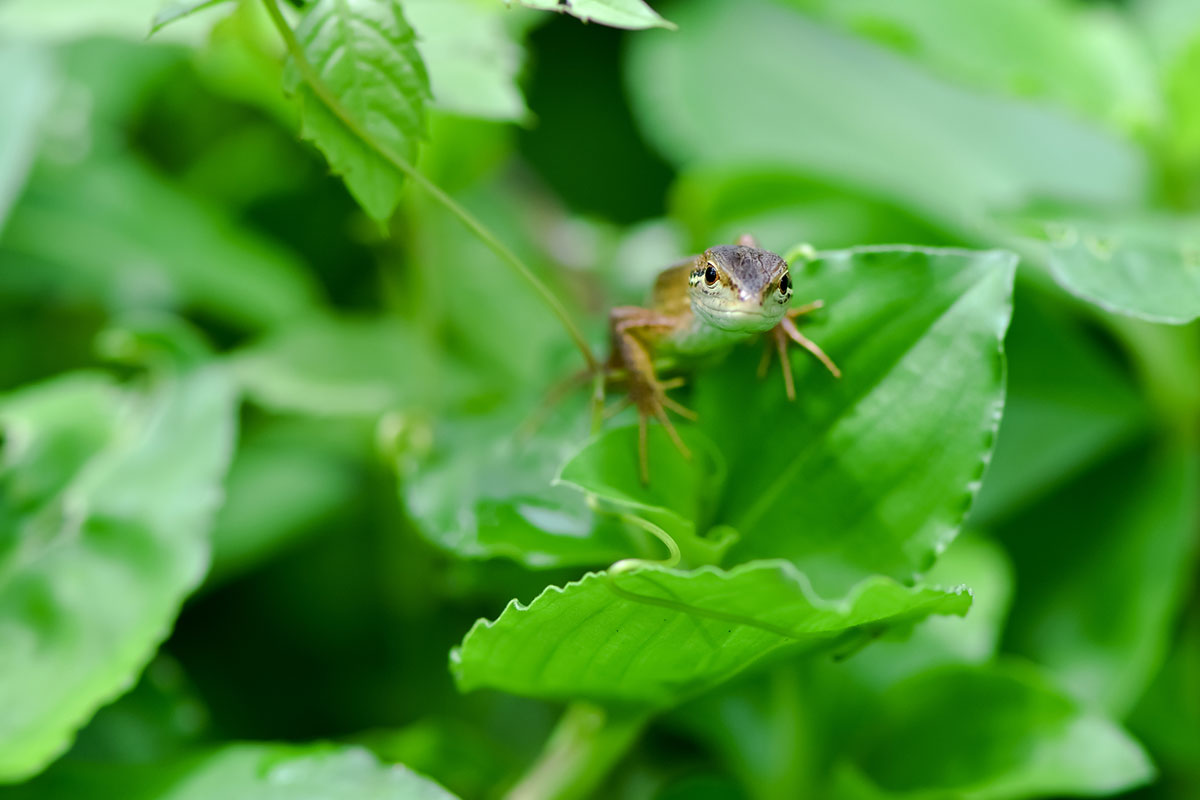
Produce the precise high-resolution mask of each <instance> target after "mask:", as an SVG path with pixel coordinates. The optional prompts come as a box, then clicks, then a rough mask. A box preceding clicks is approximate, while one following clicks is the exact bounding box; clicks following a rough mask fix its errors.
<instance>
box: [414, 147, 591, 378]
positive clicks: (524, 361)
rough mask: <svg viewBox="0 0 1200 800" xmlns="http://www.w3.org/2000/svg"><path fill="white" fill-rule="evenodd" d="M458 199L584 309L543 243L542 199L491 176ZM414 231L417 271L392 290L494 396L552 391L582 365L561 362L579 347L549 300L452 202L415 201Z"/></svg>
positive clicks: (568, 302) (569, 303) (569, 305)
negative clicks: (468, 225) (473, 230)
mask: <svg viewBox="0 0 1200 800" xmlns="http://www.w3.org/2000/svg"><path fill="white" fill-rule="evenodd" d="M436 146H437V145H434V147H436ZM469 146H474V145H469ZM468 158H469V157H468V156H463V155H459V156H457V159H458V160H459V161H463V160H466V159H468ZM455 199H456V200H458V201H459V202H460V203H462V204H463V205H464V206H465V207H466V208H467V209H468V210H469V211H470V212H471V213H472V214H473V215H475V217H476V218H478V219H479V220H480V221H481V222H483V224H484V225H486V226H487V227H489V228H490V229H491V230H501V231H504V240H505V243H506V244H507V245H508V246H509V247H511V248H512V249H513V251H514V252H516V254H517V255H518V256H520V257H521V259H522V260H524V261H525V263H526V264H530V265H532V268H533V269H534V270H535V272H537V273H538V275H539V277H540V278H541V279H542V280H543V281H545V282H546V283H547V284H548V285H549V286H550V287H551V289H552V290H554V291H556V293H558V294H559V296H561V297H563V298H564V303H566V305H567V308H568V309H572V310H574V309H577V308H578V307H579V305H580V303H578V302H573V301H575V300H576V298H574V297H572V296H571V292H570V285H569V284H566V282H565V280H564V276H563V274H562V273H563V270H562V269H561V267H560V268H558V269H555V265H554V263H553V262H552V261H551V260H550V259H549V258H548V257H547V256H546V254H545V252H544V251H543V250H542V249H541V248H540V246H539V245H540V241H541V240H542V238H544V229H545V226H546V219H545V217H544V216H543V214H542V213H531V211H530V210H531V209H533V208H537V207H538V202H539V201H538V199H537V195H531V194H529V193H524V192H521V191H520V189H519V188H516V187H514V186H513V185H512V183H511V182H509V181H505V182H501V181H499V180H487V181H485V182H483V183H482V184H476V185H475V186H473V187H472V189H471V191H469V192H467V193H464V194H463V195H460V196H458V197H456V198H455ZM410 227H411V229H412V230H411V232H410V235H411V236H412V241H411V245H410V247H411V248H412V259H411V263H412V265H413V266H414V268H415V269H413V270H412V271H411V272H408V273H406V274H405V277H404V279H403V281H402V282H398V285H396V286H394V287H393V289H392V291H393V292H394V294H395V296H396V301H397V304H398V305H401V307H404V308H408V309H409V310H410V311H411V313H412V314H413V316H414V317H415V318H416V319H417V320H418V321H419V322H423V323H424V324H425V325H426V326H428V328H429V329H431V330H436V331H438V332H439V334H442V335H443V336H444V338H445V339H446V340H447V342H448V344H449V345H450V347H452V348H453V349H454V350H455V351H457V352H460V353H462V355H463V359H464V361H466V362H467V363H468V364H469V365H470V367H471V370H472V371H473V372H474V373H476V374H478V375H480V376H481V377H483V378H485V379H488V383H489V386H490V387H491V388H492V389H493V390H494V391H497V392H499V393H501V395H502V396H506V397H512V396H513V395H514V394H519V393H522V392H523V390H525V389H527V387H529V386H535V387H539V388H541V387H544V388H548V387H549V386H550V385H551V384H553V383H555V382H556V381H558V380H560V379H561V378H562V377H563V376H564V375H566V374H568V371H569V370H573V369H576V368H578V367H579V366H582V364H581V363H580V362H579V361H578V357H577V356H573V355H572V356H571V357H572V358H573V359H575V360H572V361H566V360H565V359H564V358H563V357H562V356H563V355H565V354H568V353H570V347H571V346H570V342H569V341H568V340H567V339H566V337H565V336H564V335H563V329H562V326H561V325H560V324H559V323H558V321H557V320H556V319H555V318H554V315H553V314H551V313H550V312H549V310H548V309H547V308H546V304H545V301H544V300H543V299H542V298H541V297H540V296H539V295H538V293H537V292H536V291H535V290H534V289H532V288H531V287H530V286H529V285H528V284H526V283H525V282H524V281H521V280H518V279H517V278H516V277H514V275H513V274H512V271H511V270H510V269H509V267H508V265H506V264H505V263H504V262H503V261H502V260H501V259H500V258H499V257H498V256H497V255H496V254H495V252H493V251H492V250H491V249H490V248H489V247H488V246H487V245H485V244H484V243H483V242H482V241H480V240H479V238H478V237H475V236H472V235H471V234H470V233H469V232H467V231H466V230H465V229H464V228H463V226H462V222H461V221H460V220H459V219H458V218H457V217H455V216H454V215H453V214H451V213H450V212H449V211H447V210H446V208H445V207H444V206H443V205H441V204H440V203H434V202H433V201H432V200H430V199H428V198H425V197H414V198H413V203H412V211H411V221H410Z"/></svg>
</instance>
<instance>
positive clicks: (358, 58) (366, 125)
mask: <svg viewBox="0 0 1200 800" xmlns="http://www.w3.org/2000/svg"><path fill="white" fill-rule="evenodd" d="M296 38H297V39H299V41H300V43H301V45H302V46H303V48H304V54H305V57H306V58H307V59H308V62H309V63H310V64H311V65H312V67H313V69H314V70H315V71H316V73H317V76H318V77H319V78H320V80H321V82H322V83H323V84H324V85H325V88H326V89H328V90H329V92H330V93H331V94H332V95H333V97H334V98H335V99H336V100H337V102H338V104H339V105H340V106H341V108H340V109H339V111H340V112H341V113H345V114H347V115H348V116H349V120H350V121H351V122H352V123H353V125H354V126H356V128H357V130H354V129H352V128H351V127H349V125H348V122H347V121H346V120H343V119H341V118H340V117H339V116H338V114H337V113H335V112H334V111H333V110H332V109H330V108H329V107H327V106H326V105H325V102H324V101H323V100H322V99H321V98H320V97H318V96H317V94H316V93H314V92H313V90H312V88H311V87H310V86H308V85H307V83H305V82H304V80H303V78H302V76H301V74H300V71H299V70H298V69H297V68H296V65H295V64H294V63H292V62H291V61H290V60H289V62H288V68H287V70H286V72H285V77H284V83H285V85H286V87H287V90H288V91H289V92H292V93H296V92H298V93H299V99H300V118H301V130H300V133H301V135H302V136H303V137H304V138H305V139H308V140H310V141H312V142H313V143H314V144H315V145H316V146H317V147H318V148H320V150H321V152H322V153H324V154H325V157H326V158H327V159H329V165H330V166H331V167H332V168H333V171H334V172H336V173H338V174H339V175H341V176H342V177H343V178H344V179H345V181H346V188H348V189H349V190H350V193H351V194H352V195H354V198H355V199H356V200H358V202H359V204H360V205H361V206H362V207H363V210H364V211H366V212H367V214H369V215H370V216H371V217H373V218H375V219H376V220H379V221H384V220H386V219H387V218H388V217H390V216H391V215H392V212H393V211H394V210H395V208H396V204H397V203H399V202H400V187H401V177H402V176H401V173H400V172H399V171H397V169H396V168H395V167H394V166H392V164H391V163H390V162H389V161H388V160H387V159H385V158H383V157H382V156H381V155H380V154H379V152H378V151H377V150H376V149H375V146H376V145H379V146H382V147H384V148H386V149H387V150H389V151H390V152H391V153H392V154H393V155H395V156H397V157H399V158H402V159H404V160H405V161H407V162H408V163H409V164H413V163H414V162H415V161H416V158H417V143H418V140H420V139H421V138H423V137H424V136H425V104H426V101H427V100H428V99H429V78H428V77H427V76H426V74H425V65H424V63H422V61H421V55H420V53H418V52H417V46H416V40H415V36H414V34H413V29H412V28H411V27H410V26H409V24H408V23H407V22H406V21H405V19H404V14H403V12H402V11H401V8H400V4H399V2H397V0H385V2H376V0H317V2H315V3H313V4H312V5H310V6H308V7H307V8H305V10H304V12H303V15H302V17H301V20H300V25H299V26H298V27H297V29H296ZM363 134H366V135H367V136H369V137H370V138H371V141H370V142H368V141H366V140H364V139H363V138H362V136H363Z"/></svg>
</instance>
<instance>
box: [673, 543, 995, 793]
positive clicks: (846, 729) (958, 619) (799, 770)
mask: <svg viewBox="0 0 1200 800" xmlns="http://www.w3.org/2000/svg"><path fill="white" fill-rule="evenodd" d="M925 580H926V582H928V583H930V584H934V585H941V586H952V585H955V584H958V583H959V582H960V581H963V582H966V583H967V585H969V586H970V587H971V595H972V601H971V608H970V610H969V611H968V612H967V614H966V616H931V617H929V618H927V619H924V620H920V621H918V622H917V623H916V624H915V625H914V626H903V625H901V626H896V628H894V629H893V630H890V631H887V632H884V634H883V635H882V636H880V637H879V638H877V639H875V640H874V641H873V642H871V644H870V646H868V647H865V648H863V650H862V651H861V652H855V653H853V654H852V655H850V657H848V658H844V659H837V660H833V659H815V660H811V661H804V660H800V659H793V660H790V661H787V660H785V661H782V662H780V663H779V664H778V665H776V666H774V667H772V668H771V669H770V670H769V671H768V672H767V673H766V674H765V675H761V676H760V675H754V676H749V677H746V678H744V679H741V680H737V681H735V682H732V683H731V684H730V685H729V686H726V687H722V688H721V689H720V690H718V691H714V692H707V693H705V694H703V695H701V696H699V697H697V698H696V699H694V700H692V701H690V702H688V703H686V704H684V705H683V706H681V707H680V708H679V709H676V710H675V711H673V712H672V713H671V714H670V716H669V717H668V718H667V720H666V721H667V723H668V724H682V725H683V726H684V727H685V728H686V730H687V731H688V733H689V734H691V735H693V736H695V737H697V738H698V739H700V740H701V741H703V742H704V743H705V744H706V745H707V746H708V747H709V748H711V750H712V751H713V754H714V755H716V756H718V757H719V758H721V759H722V760H723V761H724V762H725V763H727V764H728V765H729V767H730V769H731V770H733V771H734V772H735V774H737V775H738V776H739V777H740V778H741V779H742V781H743V782H744V784H745V785H746V786H747V787H748V789H750V791H751V794H752V796H754V797H757V798H763V800H782V798H793V797H825V796H826V795H827V792H824V791H822V790H821V789H820V788H819V787H818V786H817V784H818V783H820V781H821V780H822V778H821V775H822V772H823V771H824V769H825V768H826V765H827V763H828V762H829V761H830V760H831V759H832V758H834V757H837V756H839V755H841V754H844V753H845V752H846V751H847V750H848V749H849V747H850V743H851V742H852V741H853V740H854V739H855V738H856V737H857V735H858V734H859V732H860V731H861V730H864V729H867V728H869V727H870V726H871V725H872V724H873V719H872V715H873V714H874V713H875V709H874V704H875V703H876V702H877V701H878V696H879V694H880V693H881V692H882V691H884V690H885V689H887V688H888V687H889V686H891V685H893V684H895V683H896V682H897V681H899V680H902V679H904V678H908V677H911V676H914V675H917V674H919V673H921V672H923V671H925V670H928V669H929V668H931V667H935V666H942V665H946V664H959V663H983V662H986V661H988V660H990V659H991V658H992V656H993V654H994V653H995V650H996V647H997V645H998V642H999V638H1000V633H1001V629H1002V627H1003V625H1004V619H1005V615H1006V614H1007V612H1008V605H1009V601H1010V599H1011V594H1012V588H1013V587H1012V582H1013V575H1012V567H1011V565H1010V564H1009V563H1008V560H1007V558H1006V557H1005V555H1004V553H1003V551H1002V550H1000V548H999V547H997V546H996V545H995V544H993V543H991V542H989V541H987V540H984V539H981V538H979V537H973V536H967V537H964V538H963V539H960V540H959V541H956V542H955V543H954V545H953V546H952V547H950V548H949V549H948V550H947V552H946V554H945V555H943V556H942V557H941V558H940V559H939V560H938V562H937V564H936V565H935V566H934V568H933V569H932V570H930V572H929V574H928V575H927V576H926V578H925Z"/></svg>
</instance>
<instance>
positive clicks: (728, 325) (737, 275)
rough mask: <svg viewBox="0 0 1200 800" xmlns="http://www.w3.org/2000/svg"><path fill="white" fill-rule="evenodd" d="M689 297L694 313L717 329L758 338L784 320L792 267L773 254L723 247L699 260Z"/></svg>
mask: <svg viewBox="0 0 1200 800" xmlns="http://www.w3.org/2000/svg"><path fill="white" fill-rule="evenodd" d="M688 297H689V298H690V299H691V301H692V310H693V311H695V312H696V314H697V315H698V316H700V318H701V319H703V320H704V321H705V322H707V323H708V324H710V325H712V326H713V327H715V328H720V329H721V330H725V331H736V332H742V333H758V332H761V331H768V330H770V329H771V328H774V327H775V326H776V325H777V324H779V320H781V319H783V315H784V313H785V312H786V311H787V309H788V304H789V303H791V300H792V279H791V276H790V275H789V274H788V265H787V262H786V261H784V260H783V259H782V258H780V257H779V256H777V255H775V254H774V253H772V252H771V251H769V250H761V249H759V248H757V247H746V246H743V245H718V246H717V247H710V248H709V249H707V250H705V251H704V252H703V253H701V254H700V255H699V256H697V257H696V261H695V263H694V264H693V265H692V271H691V273H690V275H689V276H688Z"/></svg>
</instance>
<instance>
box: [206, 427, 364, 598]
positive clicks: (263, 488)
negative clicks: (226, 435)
mask: <svg viewBox="0 0 1200 800" xmlns="http://www.w3.org/2000/svg"><path fill="white" fill-rule="evenodd" d="M350 438H351V437H349V436H347V431H346V429H345V427H344V426H340V425H337V424H335V422H334V421H332V420H328V419H320V420H313V419H308V418H303V417H302V418H298V419H294V420H283V421H271V422H268V423H266V424H265V425H263V426H260V427H259V428H257V429H255V430H253V431H252V432H250V433H249V434H248V435H245V436H243V437H242V441H241V442H239V443H238V450H237V454H236V455H235V456H234V459H233V464H232V465H231V466H230V468H229V476H228V478H227V479H226V482H225V503H224V504H223V505H222V506H221V511H220V513H218V514H217V519H216V523H215V524H214V526H213V537H212V538H213V565H212V570H211V571H210V573H209V576H208V581H207V583H208V585H210V586H211V585H212V584H213V583H214V582H219V581H223V580H227V579H228V578H229V577H230V576H231V575H233V574H238V573H241V572H244V571H245V570H247V569H248V568H250V567H252V566H254V565H255V564H258V563H259V562H261V561H263V560H264V559H266V558H267V557H268V556H270V555H272V554H273V553H275V552H277V551H278V550H280V549H282V548H283V547H285V546H287V545H289V544H291V543H293V542H294V541H296V540H297V539H298V538H300V537H303V536H306V535H308V534H311V533H312V532H313V531H314V529H315V528H316V527H317V526H318V525H319V524H320V523H321V522H323V521H326V520H328V519H331V518H334V517H336V516H337V514H338V512H339V511H344V509H345V507H346V506H347V505H348V504H349V503H350V502H351V501H352V500H353V499H354V498H355V497H356V496H357V495H358V494H359V492H360V491H361V488H362V487H361V477H362V476H361V474H360V472H361V468H360V465H359V464H357V463H356V462H355V457H356V456H357V457H358V458H359V459H361V458H363V457H364V456H365V455H366V454H367V447H366V446H361V445H362V444H366V443H365V442H364V443H359V442H356V441H346V440H347V439H350ZM363 438H364V439H365V437H363ZM356 445H359V446H358V448H357V450H358V452H355V446H356Z"/></svg>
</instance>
